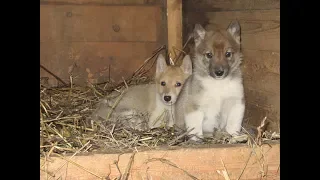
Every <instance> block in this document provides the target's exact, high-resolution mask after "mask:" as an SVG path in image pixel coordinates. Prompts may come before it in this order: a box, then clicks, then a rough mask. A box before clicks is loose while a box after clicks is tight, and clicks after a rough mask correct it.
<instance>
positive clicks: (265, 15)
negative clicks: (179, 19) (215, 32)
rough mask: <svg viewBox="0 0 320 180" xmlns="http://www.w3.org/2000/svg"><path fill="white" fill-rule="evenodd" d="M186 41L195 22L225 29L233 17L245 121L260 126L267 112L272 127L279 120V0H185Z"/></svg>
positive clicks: (276, 128) (275, 127)
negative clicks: (237, 28)
mask: <svg viewBox="0 0 320 180" xmlns="http://www.w3.org/2000/svg"><path fill="white" fill-rule="evenodd" d="M183 7H184V13H183V14H184V21H183V22H184V41H186V38H187V37H186V35H187V33H189V32H191V31H192V29H193V27H194V24H195V23H200V24H202V25H203V26H205V27H206V28H207V29H217V28H219V29H226V28H227V27H228V25H229V23H230V22H231V21H232V20H235V19H237V20H238V21H239V22H240V25H241V33H242V34H241V42H242V50H243V53H244V61H243V64H242V68H243V74H244V86H245V96H246V106H247V108H246V114H245V121H246V122H249V124H250V125H254V126H257V125H259V124H260V122H261V120H262V119H263V118H264V116H267V118H268V121H269V122H270V124H269V128H268V129H269V130H274V131H279V126H280V125H279V122H280V1H279V0H244V1H242V0H220V1H208V0H203V1H192V0H186V1H184V4H183Z"/></svg>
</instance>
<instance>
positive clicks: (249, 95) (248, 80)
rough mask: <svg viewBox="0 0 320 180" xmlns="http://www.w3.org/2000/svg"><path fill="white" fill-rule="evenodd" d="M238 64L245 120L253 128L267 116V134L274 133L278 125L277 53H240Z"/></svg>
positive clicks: (278, 62)
mask: <svg viewBox="0 0 320 180" xmlns="http://www.w3.org/2000/svg"><path fill="white" fill-rule="evenodd" d="M243 53H244V61H243V64H242V70H243V82H244V88H245V96H246V97H245V98H246V106H247V107H246V114H245V119H247V120H249V121H250V122H249V124H250V125H253V126H258V125H260V122H261V120H262V119H263V118H264V117H265V116H267V118H268V121H270V122H271V124H270V126H269V127H268V130H271V131H278V130H279V122H280V53H275V52H272V51H255V50H244V51H243Z"/></svg>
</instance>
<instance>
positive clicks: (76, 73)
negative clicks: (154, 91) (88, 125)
mask: <svg viewBox="0 0 320 180" xmlns="http://www.w3.org/2000/svg"><path fill="white" fill-rule="evenodd" d="M165 4H166V3H165V2H163V1H161V0H40V64H41V65H43V66H44V67H45V68H47V69H48V70H50V71H51V72H52V73H54V74H55V75H57V76H59V77H60V78H61V79H63V80H64V81H65V82H69V77H70V73H71V74H72V76H73V81H74V83H75V84H79V85H85V84H86V82H87V81H89V82H91V83H99V82H105V81H107V80H109V66H110V75H111V79H113V80H114V81H116V82H117V81H121V79H122V77H124V78H126V77H128V76H130V75H132V73H133V72H134V71H135V70H136V69H137V68H138V67H139V66H140V65H141V64H142V63H143V62H144V60H145V59H146V58H148V57H149V56H151V55H152V52H153V51H154V50H156V49H157V48H158V47H160V46H162V45H164V44H166V42H167V35H166V34H167V33H166V31H167V28H166V27H167V26H166V14H165ZM40 77H48V78H49V81H48V82H49V85H53V86H56V85H58V81H57V80H56V79H55V78H54V77H52V76H51V75H50V74H48V73H47V72H46V71H44V70H43V69H40Z"/></svg>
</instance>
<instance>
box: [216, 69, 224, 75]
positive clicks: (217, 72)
mask: <svg viewBox="0 0 320 180" xmlns="http://www.w3.org/2000/svg"><path fill="white" fill-rule="evenodd" d="M214 73H215V74H216V75H217V76H222V75H223V73H224V71H223V70H217V71H215V72H214Z"/></svg>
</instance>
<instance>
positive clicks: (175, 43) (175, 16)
mask: <svg viewBox="0 0 320 180" xmlns="http://www.w3.org/2000/svg"><path fill="white" fill-rule="evenodd" d="M167 25H168V53H169V55H170V54H171V58H172V59H175V58H176V57H175V53H176V56H178V54H179V53H180V52H179V51H176V50H174V48H176V49H180V50H182V0H167Z"/></svg>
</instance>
